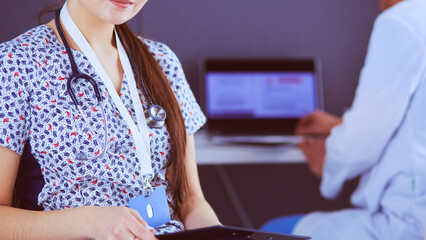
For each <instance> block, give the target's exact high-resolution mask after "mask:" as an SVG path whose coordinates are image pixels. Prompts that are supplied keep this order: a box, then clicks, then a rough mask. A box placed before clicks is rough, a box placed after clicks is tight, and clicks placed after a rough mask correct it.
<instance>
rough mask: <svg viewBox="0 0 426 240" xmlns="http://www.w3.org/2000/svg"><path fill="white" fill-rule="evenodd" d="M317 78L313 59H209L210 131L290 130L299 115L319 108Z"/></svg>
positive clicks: (207, 101) (206, 92)
mask: <svg viewBox="0 0 426 240" xmlns="http://www.w3.org/2000/svg"><path fill="white" fill-rule="evenodd" d="M318 77H319V76H318V74H317V71H316V64H315V61H314V59H273V60H265V59H263V60H262V59H260V60H256V59H244V60H238V59H216V60H212V59H210V60H206V62H205V73H204V110H205V113H206V116H207V118H208V128H209V131H214V132H222V133H230V134H233V133H239V134H244V133H247V134H291V133H292V131H293V130H294V126H295V124H296V122H297V120H298V119H300V118H301V117H302V116H304V115H306V114H308V113H311V112H313V111H314V110H315V109H318V108H321V101H320V96H319V95H320V86H321V85H320V84H319V81H318ZM261 125H262V126H261ZM263 125H266V126H263Z"/></svg>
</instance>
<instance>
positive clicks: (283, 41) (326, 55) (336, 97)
mask: <svg viewBox="0 0 426 240" xmlns="http://www.w3.org/2000/svg"><path fill="white" fill-rule="evenodd" d="M48 2H49V0H36V1H34V0H13V1H4V2H3V3H2V7H1V9H0V29H1V30H2V31H1V32H0V42H3V41H6V40H9V39H11V38H12V37H14V36H16V35H18V34H19V33H21V32H23V31H25V29H28V28H29V27H31V26H35V25H36V15H37V12H38V11H39V10H40V9H41V8H43V6H45V5H46V4H47V3H48ZM377 14H378V0H356V1H354V0H151V1H149V2H148V3H147V5H146V6H145V7H144V9H143V10H142V12H141V13H140V14H139V15H138V16H137V17H136V18H135V19H134V20H133V21H132V23H131V26H132V27H133V28H134V29H135V30H136V31H137V32H139V33H142V34H143V35H145V36H148V37H151V38H154V39H157V40H160V41H163V42H165V43H167V44H168V45H169V46H170V47H171V48H172V49H173V50H174V51H175V52H176V54H177V55H178V57H179V58H180V60H181V62H182V64H183V67H184V69H185V72H186V75H187V78H188V81H189V83H190V84H191V86H192V88H193V91H194V93H195V95H196V96H197V97H199V93H198V86H199V84H198V83H199V73H198V65H199V60H200V59H202V58H204V57H207V56H286V55H289V54H291V55H293V54H304V55H306V54H308V55H312V54H315V55H318V56H319V57H320V58H321V59H322V63H323V78H324V95H325V108H326V110H328V111H330V112H333V113H336V114H340V113H341V112H342V110H343V109H344V108H346V107H349V106H350V104H351V102H352V99H353V95H354V90H355V86H356V84H357V81H358V76H359V71H360V69H361V67H362V64H363V59H364V57H365V51H366V47H367V44H368V38H369V34H370V32H371V28H372V24H373V21H374V18H375V17H376V15H377Z"/></svg>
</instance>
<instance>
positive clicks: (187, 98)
mask: <svg viewBox="0 0 426 240" xmlns="http://www.w3.org/2000/svg"><path fill="white" fill-rule="evenodd" d="M144 41H145V43H146V44H147V45H148V48H149V49H150V51H151V53H152V54H153V55H154V58H156V60H157V61H158V63H159V64H160V67H161V68H162V69H163V72H164V74H165V75H166V77H167V79H168V80H169V84H170V87H171V88H172V91H173V93H174V94H175V96H176V99H177V102H178V104H179V106H180V109H181V111H182V115H183V119H184V121H185V126H186V133H187V135H188V136H189V135H192V134H194V133H195V132H197V131H198V129H200V128H201V127H202V126H203V125H204V124H205V122H206V117H205V116H204V114H203V112H202V111H201V109H200V106H199V105H198V103H197V100H196V99H195V97H194V94H193V93H192V90H191V88H190V86H189V84H188V82H187V80H186V77H185V74H184V72H183V68H182V65H181V63H180V61H179V59H178V58H177V56H176V54H175V53H174V52H173V51H172V50H171V49H170V48H169V47H168V46H166V45H165V44H163V43H158V42H154V41H151V40H146V39H145V40H144Z"/></svg>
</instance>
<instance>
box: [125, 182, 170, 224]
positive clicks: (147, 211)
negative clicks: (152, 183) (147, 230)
mask: <svg viewBox="0 0 426 240" xmlns="http://www.w3.org/2000/svg"><path fill="white" fill-rule="evenodd" d="M129 207H130V208H133V209H135V210H137V211H138V212H139V214H140V215H141V216H142V218H143V219H144V220H145V221H146V222H147V223H148V225H149V226H151V227H153V228H156V227H158V226H160V225H163V224H165V223H168V222H170V220H171V219H170V212H169V204H168V203H167V195H166V188H165V187H158V188H156V189H155V190H154V191H153V192H152V194H151V195H149V196H148V197H145V195H142V196H138V197H135V198H132V199H130V201H129Z"/></svg>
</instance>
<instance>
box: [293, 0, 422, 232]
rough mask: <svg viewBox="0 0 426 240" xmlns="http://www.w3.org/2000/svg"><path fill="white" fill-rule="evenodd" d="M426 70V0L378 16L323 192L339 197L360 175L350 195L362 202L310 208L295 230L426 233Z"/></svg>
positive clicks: (332, 148)
mask: <svg viewBox="0 0 426 240" xmlns="http://www.w3.org/2000/svg"><path fill="white" fill-rule="evenodd" d="M425 73H426V0H405V1H403V2H401V3H399V4H397V5H395V6H394V7H392V8H390V9H388V10H386V11H384V12H383V13H382V14H380V15H379V16H378V18H377V19H376V22H375V24H374V28H373V32H372V35H371V39H370V45H369V48H368V53H367V57H366V60H365V65H364V67H363V69H362V72H361V76H360V82H359V85H358V88H357V91H356V96H355V100H354V102H353V105H352V108H351V109H350V110H349V111H348V112H346V113H345V114H344V116H343V124H341V125H340V126H338V127H335V128H334V129H333V130H332V133H331V135H330V137H329V138H328V139H327V142H326V149H327V154H326V161H325V164H324V169H323V178H322V182H321V187H320V190H321V193H322V195H323V196H324V197H326V198H334V197H336V196H337V195H338V194H339V192H340V190H341V188H342V186H343V184H344V182H345V181H346V180H349V179H353V178H355V177H357V176H361V180H360V184H359V186H358V187H357V189H356V190H355V192H354V193H353V195H352V196H351V203H352V204H353V205H354V206H356V207H357V208H356V209H345V210H341V211H335V212H328V213H324V212H322V213H321V212H314V213H310V214H308V215H306V216H305V217H304V218H302V220H301V221H300V222H299V223H298V224H297V225H296V228H295V230H294V233H295V234H300V235H310V236H312V237H313V240H334V239H339V240H340V239H343V240H351V239H354V240H355V239H356V240H369V239H384V240H393V239H401V240H410V239H423V236H424V226H425V220H426V85H425V78H426V75H425ZM411 98H412V101H411V104H410V99H411ZM394 134H395V136H393V135H394ZM386 146H387V147H386Z"/></svg>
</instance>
